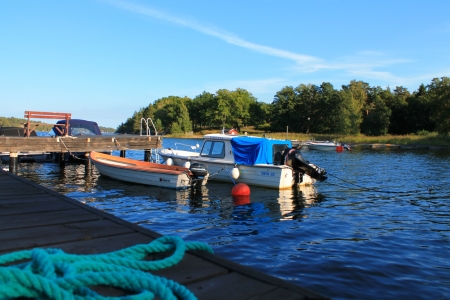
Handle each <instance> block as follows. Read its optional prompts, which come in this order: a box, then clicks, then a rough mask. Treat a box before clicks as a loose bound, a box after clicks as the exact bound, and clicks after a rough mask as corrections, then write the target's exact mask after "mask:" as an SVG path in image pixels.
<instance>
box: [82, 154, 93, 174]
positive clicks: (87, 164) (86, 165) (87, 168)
mask: <svg viewBox="0 0 450 300" xmlns="http://www.w3.org/2000/svg"><path fill="white" fill-rule="evenodd" d="M90 155H91V152H86V153H85V154H84V156H85V157H86V159H85V160H84V172H85V174H88V173H89V172H90V171H91V168H92V164H91V160H90V159H89V156H90Z"/></svg>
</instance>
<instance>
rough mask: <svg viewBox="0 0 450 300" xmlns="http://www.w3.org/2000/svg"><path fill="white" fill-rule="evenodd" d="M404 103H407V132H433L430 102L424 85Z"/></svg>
mask: <svg viewBox="0 0 450 300" xmlns="http://www.w3.org/2000/svg"><path fill="white" fill-rule="evenodd" d="M406 101H407V102H408V112H407V124H408V125H407V126H408V129H409V130H408V132H409V133H416V132H418V131H424V130H425V131H429V132H431V131H434V130H435V128H436V125H435V123H434V121H432V110H431V101H430V97H429V95H428V91H427V88H426V87H425V85H424V84H421V85H420V87H419V89H418V90H417V91H416V92H414V93H413V95H411V96H409V97H408V98H407V100H406Z"/></svg>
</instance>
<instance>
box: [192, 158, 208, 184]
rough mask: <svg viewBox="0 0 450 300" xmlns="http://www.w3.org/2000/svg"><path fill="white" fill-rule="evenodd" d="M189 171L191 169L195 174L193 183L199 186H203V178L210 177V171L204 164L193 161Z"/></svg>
mask: <svg viewBox="0 0 450 300" xmlns="http://www.w3.org/2000/svg"><path fill="white" fill-rule="evenodd" d="M189 171H191V172H192V174H193V175H194V180H193V182H192V184H193V185H195V186H196V187H198V188H199V187H201V186H202V182H203V180H205V179H206V180H207V179H208V176H209V172H208V170H206V168H205V165H204V164H200V163H193V164H191V166H190V167H189Z"/></svg>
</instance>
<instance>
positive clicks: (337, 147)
mask: <svg viewBox="0 0 450 300" xmlns="http://www.w3.org/2000/svg"><path fill="white" fill-rule="evenodd" d="M342 151H344V147H343V146H336V152H342Z"/></svg>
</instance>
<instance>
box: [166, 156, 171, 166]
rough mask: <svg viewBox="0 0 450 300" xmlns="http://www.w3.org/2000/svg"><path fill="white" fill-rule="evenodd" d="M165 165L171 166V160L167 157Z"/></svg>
mask: <svg viewBox="0 0 450 300" xmlns="http://www.w3.org/2000/svg"><path fill="white" fill-rule="evenodd" d="M166 164H167V165H168V166H171V165H173V160H172V159H171V158H170V157H169V158H168V159H167V160H166Z"/></svg>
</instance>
